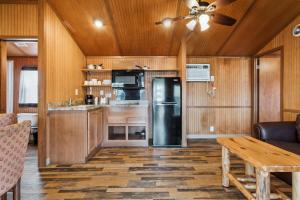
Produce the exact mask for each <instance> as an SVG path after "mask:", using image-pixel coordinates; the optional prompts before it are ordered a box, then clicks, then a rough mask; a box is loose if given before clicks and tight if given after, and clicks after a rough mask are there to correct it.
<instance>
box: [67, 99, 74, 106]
mask: <svg viewBox="0 0 300 200" xmlns="http://www.w3.org/2000/svg"><path fill="white" fill-rule="evenodd" d="M72 103H73V102H72V98H70V99H69V102H68V106H72Z"/></svg>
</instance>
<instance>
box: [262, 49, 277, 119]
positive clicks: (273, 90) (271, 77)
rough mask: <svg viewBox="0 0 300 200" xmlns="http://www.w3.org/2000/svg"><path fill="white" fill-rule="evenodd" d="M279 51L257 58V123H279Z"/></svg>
mask: <svg viewBox="0 0 300 200" xmlns="http://www.w3.org/2000/svg"><path fill="white" fill-rule="evenodd" d="M281 59H282V58H281V50H278V51H275V52H272V53H270V54H266V55H263V56H261V57H259V58H258V121H259V122H272V121H281V84H282V79H281V77H282V68H281Z"/></svg>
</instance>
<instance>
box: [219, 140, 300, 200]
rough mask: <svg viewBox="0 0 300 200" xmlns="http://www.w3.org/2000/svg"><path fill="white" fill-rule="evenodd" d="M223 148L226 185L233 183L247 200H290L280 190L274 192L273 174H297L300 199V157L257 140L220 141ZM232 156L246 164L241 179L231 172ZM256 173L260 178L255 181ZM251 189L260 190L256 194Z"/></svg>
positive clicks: (295, 199) (295, 197)
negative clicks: (244, 174) (272, 188)
mask: <svg viewBox="0 0 300 200" xmlns="http://www.w3.org/2000/svg"><path fill="white" fill-rule="evenodd" d="M217 141H218V143H219V144H221V145H222V169H223V170H222V171H223V175H222V178H223V183H222V184H223V186H224V187H229V181H231V182H232V183H233V184H234V185H235V186H236V187H237V188H238V189H239V190H240V191H241V192H242V193H243V194H244V195H245V197H246V198H247V199H252V200H255V199H257V200H269V199H289V198H288V197H287V196H286V195H285V194H283V193H282V192H280V191H278V190H276V189H275V190H274V192H275V193H271V187H270V185H271V184H270V173H271V172H292V173H293V200H300V156H299V155H297V154H294V153H291V152H288V151H286V150H283V149H280V148H278V147H275V146H273V145H270V144H267V143H265V142H262V141H260V140H257V139H255V138H252V137H249V136H244V137H235V138H218V139H217ZM230 153H232V154H234V155H236V156H238V157H239V158H241V159H243V160H244V161H245V164H246V165H245V168H246V169H245V172H246V175H247V176H246V177H242V178H237V177H235V176H234V175H233V174H231V173H230ZM255 172H256V179H255ZM251 190H256V192H254V193H252V192H250V191H251Z"/></svg>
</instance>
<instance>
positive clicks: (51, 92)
mask: <svg viewBox="0 0 300 200" xmlns="http://www.w3.org/2000/svg"><path fill="white" fill-rule="evenodd" d="M45 48H46V70H47V72H46V74H47V76H46V80H47V83H46V84H47V86H46V87H47V89H46V91H47V96H46V99H47V102H52V103H53V102H62V101H66V100H68V99H69V98H76V97H75V89H78V90H79V94H80V96H79V97H83V89H82V87H81V85H82V82H83V80H84V75H83V74H82V72H81V69H82V68H83V66H85V65H86V59H85V56H84V54H83V53H82V51H81V50H80V48H79V47H78V45H77V44H76V42H75V41H74V40H73V38H72V37H71V35H70V34H69V32H68V31H67V30H66V28H65V27H64V26H63V24H62V23H61V21H60V20H59V18H58V17H57V16H56V14H55V12H54V11H53V10H52V9H51V7H50V6H49V5H48V4H47V5H46V9H45ZM79 97H78V98H79Z"/></svg>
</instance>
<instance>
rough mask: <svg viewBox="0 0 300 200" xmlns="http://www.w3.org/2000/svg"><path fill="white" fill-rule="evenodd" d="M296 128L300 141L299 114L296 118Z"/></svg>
mask: <svg viewBox="0 0 300 200" xmlns="http://www.w3.org/2000/svg"><path fill="white" fill-rule="evenodd" d="M296 129H297V134H298V141H299V142H300V115H298V116H297V119H296Z"/></svg>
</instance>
